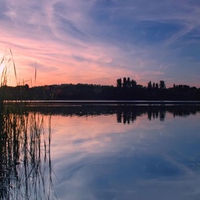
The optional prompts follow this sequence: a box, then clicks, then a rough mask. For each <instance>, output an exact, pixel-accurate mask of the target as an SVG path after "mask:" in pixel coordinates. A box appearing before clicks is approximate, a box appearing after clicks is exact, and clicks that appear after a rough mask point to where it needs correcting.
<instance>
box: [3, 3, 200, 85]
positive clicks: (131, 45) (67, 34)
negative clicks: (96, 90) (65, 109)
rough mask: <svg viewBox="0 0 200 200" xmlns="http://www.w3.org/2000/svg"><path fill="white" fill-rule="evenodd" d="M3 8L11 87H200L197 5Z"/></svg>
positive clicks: (8, 5) (29, 5)
mask: <svg viewBox="0 0 200 200" xmlns="http://www.w3.org/2000/svg"><path fill="white" fill-rule="evenodd" d="M0 5H1V6H0V27H1V28H0V60H1V59H2V58H3V57H4V58H6V59H5V60H4V62H2V63H1V66H0V71H2V70H3V67H4V66H5V65H6V66H9V70H8V78H7V81H8V85H16V84H29V85H30V86H34V85H49V84H65V83H73V84H76V83H88V84H101V85H116V79H118V78H123V77H130V78H131V79H134V80H136V81H137V83H138V84H141V85H144V86H146V85H147V83H148V82H149V81H152V82H159V81H160V80H164V81H165V83H166V85H167V87H170V86H172V85H173V83H175V84H187V85H190V86H196V87H200V81H199V80H200V20H199V19H200V1H198V0H123V1H122V0H34V1H30V0H29V1H27V0H0ZM10 51H11V52H12V55H11V52H10ZM10 57H11V58H12V59H11V60H9V58H10ZM6 62H7V64H6ZM8 63H9V64H8ZM14 64H15V67H16V72H17V77H15V76H14V69H13V65H14ZM35 72H36V75H35ZM35 77H36V78H35Z"/></svg>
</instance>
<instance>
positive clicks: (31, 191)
mask: <svg viewBox="0 0 200 200" xmlns="http://www.w3.org/2000/svg"><path fill="white" fill-rule="evenodd" d="M45 123H47V124H48V127H47V129H46V128H45ZM45 130H47V131H45ZM50 145H51V117H50V116H49V117H48V119H46V118H45V117H44V115H41V114H39V113H38V112H26V110H24V109H20V108H18V107H17V108H16V107H15V108H14V107H12V108H8V107H4V108H3V109H1V113H0V199H15V200H16V199H53V198H55V194H54V192H53V183H52V168H51V152H50Z"/></svg>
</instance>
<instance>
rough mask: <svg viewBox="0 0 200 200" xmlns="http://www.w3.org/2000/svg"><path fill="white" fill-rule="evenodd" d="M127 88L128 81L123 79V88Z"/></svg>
mask: <svg viewBox="0 0 200 200" xmlns="http://www.w3.org/2000/svg"><path fill="white" fill-rule="evenodd" d="M126 87H127V80H126V77H124V78H123V88H126Z"/></svg>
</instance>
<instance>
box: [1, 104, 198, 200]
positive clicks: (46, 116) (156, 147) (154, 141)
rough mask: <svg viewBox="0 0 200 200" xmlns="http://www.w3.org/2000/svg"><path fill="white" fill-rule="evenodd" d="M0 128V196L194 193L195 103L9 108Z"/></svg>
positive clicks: (185, 196)
mask: <svg viewBox="0 0 200 200" xmlns="http://www.w3.org/2000/svg"><path fill="white" fill-rule="evenodd" d="M0 132H1V137H0V153H1V154H0V199H11V200H12V199H15V200H16V199H20V200H21V199H22V200H23V199H42V200H45V199H51V200H53V199H60V200H122V199H123V200H124V199H125V200H133V199H136V200H154V199H155V200H157V199H162V200H171V199H176V200H196V199H200V107H199V106H197V105H196V106H186V105H185V106H183V105H182V106H164V105H162V106H161V105H160V106H144V105H143V106H130V105H129V106H124V105H115V104H113V105H112V106H109V105H98V106H97V105H91V104H90V105H73V106H72V105H71V106H69V105H65V106H63V104H62V105H60V106H58V105H55V106H44V105H42V106H41V107H34V106H33V107H32V106H31V107H29V108H25V109H23V108H22V107H19V110H17V109H14V110H9V107H8V109H5V110H4V111H3V112H1V115H0Z"/></svg>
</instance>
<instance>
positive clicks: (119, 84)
mask: <svg viewBox="0 0 200 200" xmlns="http://www.w3.org/2000/svg"><path fill="white" fill-rule="evenodd" d="M117 87H119V88H121V87H122V79H121V78H119V79H117Z"/></svg>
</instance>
